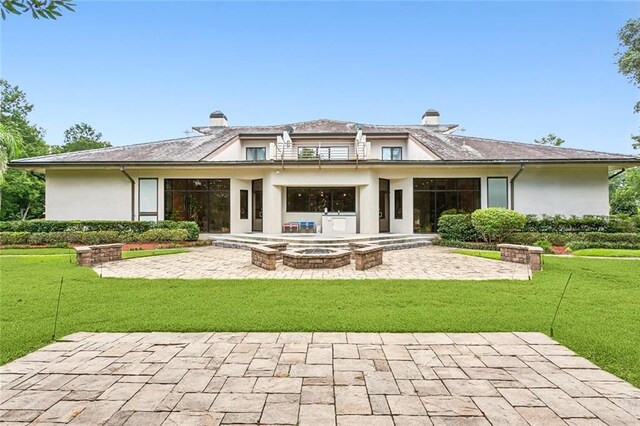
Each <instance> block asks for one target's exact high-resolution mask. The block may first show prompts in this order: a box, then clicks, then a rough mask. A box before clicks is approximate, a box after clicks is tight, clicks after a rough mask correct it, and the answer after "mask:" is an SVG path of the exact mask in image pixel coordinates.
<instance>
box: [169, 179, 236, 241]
mask: <svg viewBox="0 0 640 426" xmlns="http://www.w3.org/2000/svg"><path fill="white" fill-rule="evenodd" d="M230 186H231V183H230V180H229V179H165V195H164V199H165V202H164V210H165V219H166V220H191V221H194V222H196V223H197V224H198V226H199V227H200V230H201V231H202V232H229V231H230V229H229V224H230V203H229V188H230Z"/></svg>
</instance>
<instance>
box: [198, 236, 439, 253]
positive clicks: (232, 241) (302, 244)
mask: <svg viewBox="0 0 640 426" xmlns="http://www.w3.org/2000/svg"><path fill="white" fill-rule="evenodd" d="M436 237H437V236H436V235H435V234H426V235H414V234H378V235H353V236H351V235H350V236H322V235H318V234H301V235H291V236H290V235H264V234H226V235H210V236H209V238H210V239H211V242H212V245H214V246H217V247H227V248H237V249H245V250H249V249H250V248H251V247H252V246H255V245H260V244H267V243H277V242H280V243H285V242H286V243H287V244H288V245H289V246H288V247H289V248H290V249H301V248H310V247H314V248H333V249H343V250H348V249H349V243H352V242H357V243H370V244H376V245H380V246H382V247H383V249H384V250H401V249H407V248H414V247H422V246H427V245H431V241H432V240H433V239H435V238H436Z"/></svg>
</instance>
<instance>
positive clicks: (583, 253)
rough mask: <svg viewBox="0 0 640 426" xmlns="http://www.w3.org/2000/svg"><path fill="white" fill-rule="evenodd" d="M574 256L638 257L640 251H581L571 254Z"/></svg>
mask: <svg viewBox="0 0 640 426" xmlns="http://www.w3.org/2000/svg"><path fill="white" fill-rule="evenodd" d="M571 254H573V255H574V256H596V257H640V250H623V249H583V250H576V251H574V252H572V253H571Z"/></svg>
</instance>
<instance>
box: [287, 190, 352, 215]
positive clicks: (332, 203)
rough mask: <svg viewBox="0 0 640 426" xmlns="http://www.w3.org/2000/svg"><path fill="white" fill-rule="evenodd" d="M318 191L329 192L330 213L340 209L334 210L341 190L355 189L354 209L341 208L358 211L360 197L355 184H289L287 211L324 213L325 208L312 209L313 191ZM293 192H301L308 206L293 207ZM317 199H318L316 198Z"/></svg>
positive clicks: (328, 208)
mask: <svg viewBox="0 0 640 426" xmlns="http://www.w3.org/2000/svg"><path fill="white" fill-rule="evenodd" d="M314 190H315V191H317V190H326V191H328V192H329V203H328V207H327V212H328V213H337V212H338V210H334V206H335V205H336V204H337V203H339V201H336V194H338V193H339V192H340V191H345V190H349V191H353V210H340V212H341V213H356V211H357V197H358V192H357V191H356V187H355V186H326V187H325V186H322V187H321V186H288V187H287V192H286V200H285V210H286V212H287V213H316V214H322V213H324V209H320V210H312V209H311V204H312V197H311V195H312V192H313V191H314ZM291 192H301V193H302V196H303V197H304V199H305V200H304V201H305V204H306V208H305V209H303V210H298V209H291V208H290V203H289V199H290V195H289V194H290V193H291ZM316 201H317V199H316Z"/></svg>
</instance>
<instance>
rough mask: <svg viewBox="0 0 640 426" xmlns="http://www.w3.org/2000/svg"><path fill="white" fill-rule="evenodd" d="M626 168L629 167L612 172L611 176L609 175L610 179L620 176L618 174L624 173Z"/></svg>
mask: <svg viewBox="0 0 640 426" xmlns="http://www.w3.org/2000/svg"><path fill="white" fill-rule="evenodd" d="M626 170H627V169H622V170H619V171H618V172H616V173H614V174H612V175H611V176H609V180H611V179H613V178H614V177H616V176H618V175H621V174H623V173H624V172H625V171H626Z"/></svg>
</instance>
